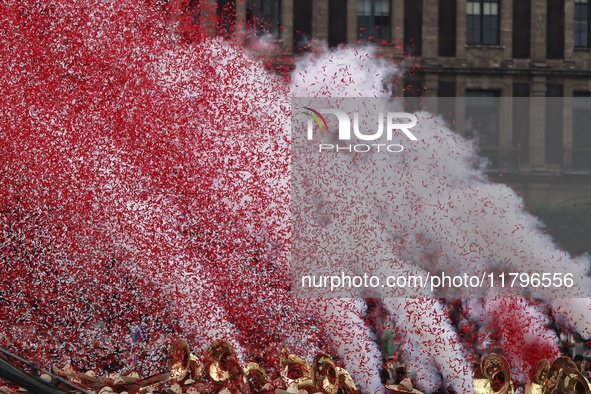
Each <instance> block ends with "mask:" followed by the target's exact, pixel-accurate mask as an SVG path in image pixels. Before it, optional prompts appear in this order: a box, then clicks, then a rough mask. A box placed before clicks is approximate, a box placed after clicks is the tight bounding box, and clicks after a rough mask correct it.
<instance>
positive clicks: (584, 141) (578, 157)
mask: <svg viewBox="0 0 591 394" xmlns="http://www.w3.org/2000/svg"><path fill="white" fill-rule="evenodd" d="M573 96H574V97H573V148H572V156H571V160H572V169H573V170H579V171H581V170H583V171H590V170H591V131H590V130H589V124H591V93H588V92H575V94H574V95H573Z"/></svg>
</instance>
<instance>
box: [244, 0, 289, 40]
mask: <svg viewBox="0 0 591 394" xmlns="http://www.w3.org/2000/svg"><path fill="white" fill-rule="evenodd" d="M246 21H247V22H248V23H249V24H250V25H251V26H253V27H254V28H255V30H256V32H257V35H258V36H262V35H265V34H271V35H272V36H273V37H275V38H278V37H279V35H280V32H281V28H280V24H281V0H248V1H247V2H246Z"/></svg>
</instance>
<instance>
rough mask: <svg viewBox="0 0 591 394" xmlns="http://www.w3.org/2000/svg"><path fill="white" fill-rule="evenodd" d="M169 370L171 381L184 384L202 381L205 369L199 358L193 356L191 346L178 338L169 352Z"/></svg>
mask: <svg viewBox="0 0 591 394" xmlns="http://www.w3.org/2000/svg"><path fill="white" fill-rule="evenodd" d="M168 370H169V371H170V377H171V379H173V380H175V381H177V382H179V383H184V382H185V381H186V380H187V379H192V380H194V381H196V382H199V381H201V378H202V375H203V367H202V366H201V362H200V361H199V359H198V358H197V356H195V355H193V354H191V350H190V348H189V344H188V343H187V341H185V340H184V339H181V338H178V339H177V340H175V341H174V342H173V344H172V345H171V347H170V350H169V352H168Z"/></svg>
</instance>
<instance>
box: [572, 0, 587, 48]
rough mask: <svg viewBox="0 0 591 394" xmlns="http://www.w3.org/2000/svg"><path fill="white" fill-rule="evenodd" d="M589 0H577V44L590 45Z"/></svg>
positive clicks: (579, 45) (581, 45)
mask: <svg viewBox="0 0 591 394" xmlns="http://www.w3.org/2000/svg"><path fill="white" fill-rule="evenodd" d="M589 19H590V18H589V0H575V46H576V47H588V46H589Z"/></svg>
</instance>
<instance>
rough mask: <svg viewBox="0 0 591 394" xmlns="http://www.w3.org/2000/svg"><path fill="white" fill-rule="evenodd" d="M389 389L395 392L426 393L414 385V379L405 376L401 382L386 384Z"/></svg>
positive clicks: (406, 393) (405, 393)
mask: <svg viewBox="0 0 591 394" xmlns="http://www.w3.org/2000/svg"><path fill="white" fill-rule="evenodd" d="M384 387H386V388H387V389H388V390H390V391H391V392H393V393H404V394H408V393H412V394H424V393H423V392H422V391H419V390H417V389H415V388H414V387H413V385H412V381H411V380H410V379H409V378H404V379H402V381H401V382H400V384H388V385H386V386H384Z"/></svg>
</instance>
